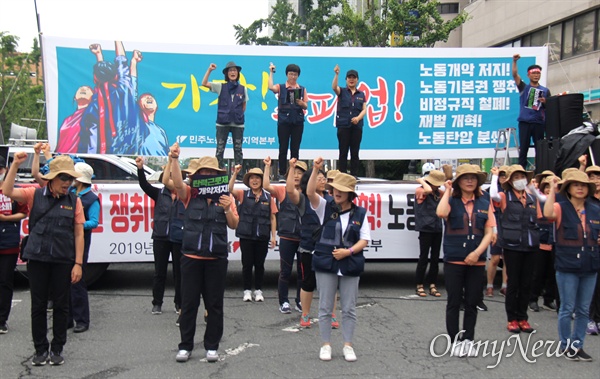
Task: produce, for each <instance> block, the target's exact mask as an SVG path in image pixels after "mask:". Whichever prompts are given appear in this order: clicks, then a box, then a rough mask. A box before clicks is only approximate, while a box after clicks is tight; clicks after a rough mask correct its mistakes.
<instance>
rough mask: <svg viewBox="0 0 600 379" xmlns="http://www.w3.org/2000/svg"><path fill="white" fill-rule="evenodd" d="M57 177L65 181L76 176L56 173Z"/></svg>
mask: <svg viewBox="0 0 600 379" xmlns="http://www.w3.org/2000/svg"><path fill="white" fill-rule="evenodd" d="M56 177H57V178H58V179H60V180H61V181H63V182H72V181H73V180H74V179H75V178H74V177H72V176H71V175H69V174H60V175H56Z"/></svg>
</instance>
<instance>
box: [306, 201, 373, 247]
mask: <svg viewBox="0 0 600 379" xmlns="http://www.w3.org/2000/svg"><path fill="white" fill-rule="evenodd" d="M326 206H327V200H325V199H324V198H322V197H320V199H319V206H317V208H313V210H314V211H315V213H316V214H317V216H318V217H319V221H320V222H321V224H323V219H324V218H325V207H326ZM311 208H312V204H311ZM349 220H350V212H346V213H343V214H341V215H340V221H341V222H342V231H343V232H342V233H345V232H346V229H347V228H348V221H349ZM360 239H361V240H366V241H371V225H370V224H369V220H368V219H367V217H366V216H365V221H364V222H363V223H362V225H361V226H360Z"/></svg>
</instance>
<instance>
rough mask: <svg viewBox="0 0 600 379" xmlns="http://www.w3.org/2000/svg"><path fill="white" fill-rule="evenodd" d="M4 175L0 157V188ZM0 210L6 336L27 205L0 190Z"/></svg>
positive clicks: (0, 307) (0, 294)
mask: <svg viewBox="0 0 600 379" xmlns="http://www.w3.org/2000/svg"><path fill="white" fill-rule="evenodd" d="M4 174H6V160H5V159H4V157H1V156H0V187H1V186H2V181H3V180H4ZM0 209H1V211H0V334H6V333H8V323H7V321H8V316H9V315H10V308H11V305H12V297H13V283H14V273H15V267H16V266H17V258H18V256H19V242H20V241H21V220H22V219H24V218H25V217H27V213H29V209H27V205H25V204H22V203H17V202H16V201H13V200H11V199H10V198H9V197H8V196H5V195H4V194H3V193H2V189H1V188H0Z"/></svg>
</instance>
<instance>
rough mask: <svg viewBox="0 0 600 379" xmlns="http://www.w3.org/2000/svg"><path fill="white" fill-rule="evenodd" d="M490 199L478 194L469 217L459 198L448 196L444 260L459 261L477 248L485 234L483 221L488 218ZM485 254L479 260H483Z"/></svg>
mask: <svg viewBox="0 0 600 379" xmlns="http://www.w3.org/2000/svg"><path fill="white" fill-rule="evenodd" d="M489 209H490V201H489V199H487V198H485V197H484V196H479V197H478V198H476V199H475V201H474V203H473V213H471V218H469V214H468V213H467V210H466V209H465V205H464V204H463V201H462V199H461V198H457V197H451V198H450V214H449V215H448V218H447V219H446V220H445V222H444V225H445V227H446V229H445V231H444V242H443V246H444V262H461V261H464V260H465V258H466V257H467V255H469V254H470V253H471V252H472V251H474V250H475V249H477V247H478V246H479V245H480V244H481V241H482V239H483V235H484V234H485V223H486V222H487V220H488V218H489V214H488V212H489ZM485 258H486V256H485V254H481V255H480V256H479V261H485Z"/></svg>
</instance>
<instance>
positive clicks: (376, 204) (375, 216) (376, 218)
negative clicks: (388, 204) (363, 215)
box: [355, 193, 381, 230]
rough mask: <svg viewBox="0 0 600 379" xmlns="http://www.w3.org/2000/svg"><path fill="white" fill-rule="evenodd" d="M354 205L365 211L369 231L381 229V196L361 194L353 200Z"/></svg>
mask: <svg viewBox="0 0 600 379" xmlns="http://www.w3.org/2000/svg"><path fill="white" fill-rule="evenodd" d="M355 202H356V205H358V206H359V207H363V208H365V209H366V210H367V220H368V221H369V224H371V230H375V229H379V228H381V194H378V193H377V194H373V193H371V194H370V195H368V196H367V195H366V194H364V193H361V194H360V195H358V196H357V197H356V199H355Z"/></svg>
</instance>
